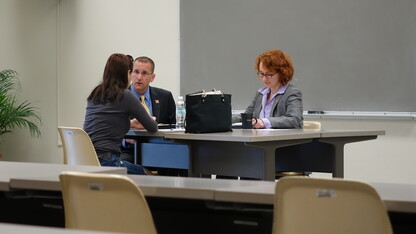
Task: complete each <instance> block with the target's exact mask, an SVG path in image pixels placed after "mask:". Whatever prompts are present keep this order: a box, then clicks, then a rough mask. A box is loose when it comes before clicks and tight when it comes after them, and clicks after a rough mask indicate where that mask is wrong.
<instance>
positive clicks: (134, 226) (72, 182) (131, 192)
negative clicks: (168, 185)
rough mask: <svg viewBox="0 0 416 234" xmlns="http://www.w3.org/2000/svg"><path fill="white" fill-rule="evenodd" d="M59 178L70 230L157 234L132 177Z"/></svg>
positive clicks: (66, 174)
mask: <svg viewBox="0 0 416 234" xmlns="http://www.w3.org/2000/svg"><path fill="white" fill-rule="evenodd" d="M59 179H60V182H61V187H62V197H63V201H64V211H65V226H66V228H73V229H83V230H95V231H109V232H122V233H150V234H151V233H157V232H156V227H155V225H154V222H153V218H152V214H151V213H150V209H149V207H148V205H147V202H146V199H145V198H144V196H143V194H142V192H141V191H140V189H139V187H138V186H137V185H136V184H135V183H134V182H133V181H132V180H131V179H129V178H128V177H126V176H122V175H116V174H95V173H82V172H63V173H61V174H60V176H59Z"/></svg>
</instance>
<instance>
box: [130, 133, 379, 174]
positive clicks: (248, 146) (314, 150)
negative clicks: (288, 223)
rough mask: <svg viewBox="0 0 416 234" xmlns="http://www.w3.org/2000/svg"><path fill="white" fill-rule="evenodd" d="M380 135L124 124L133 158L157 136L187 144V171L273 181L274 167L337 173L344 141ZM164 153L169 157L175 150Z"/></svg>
mask: <svg viewBox="0 0 416 234" xmlns="http://www.w3.org/2000/svg"><path fill="white" fill-rule="evenodd" d="M384 134H385V131H383V130H341V129H328V130H305V129H233V131H232V132H219V133H203V134H195V133H185V132H184V131H183V130H177V129H162V130H159V131H158V132H156V133H149V132H147V131H144V130H137V129H130V131H129V132H128V133H127V135H126V138H131V139H135V140H136V142H138V144H136V145H135V151H136V152H135V156H136V157H140V158H139V159H136V160H135V161H136V162H139V163H140V162H141V161H144V158H145V157H147V155H146V154H140V153H139V150H138V148H139V147H138V146H137V145H139V144H140V143H143V142H148V141H149V139H153V138H160V139H163V140H165V141H170V142H174V143H178V144H182V145H185V146H187V147H188V149H189V155H188V158H187V159H186V160H188V162H187V163H188V174H189V176H192V177H199V176H201V175H204V174H214V175H225V176H240V177H247V178H256V179H262V180H268V181H274V180H275V172H276V170H278V171H313V172H328V173H332V175H333V177H339V178H343V177H344V146H345V144H348V143H352V142H360V141H366V140H372V139H376V138H377V137H378V136H379V135H384ZM155 147H158V146H155ZM155 149H156V148H155ZM169 153H170V154H171V156H172V157H175V152H169ZM152 157H159V156H158V155H152ZM160 157H162V156H160ZM165 158H166V155H163V159H165ZM163 159H162V158H161V159H160V162H161V163H162V161H163ZM163 166H166V165H163Z"/></svg>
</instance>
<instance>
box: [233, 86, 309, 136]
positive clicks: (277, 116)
mask: <svg viewBox="0 0 416 234" xmlns="http://www.w3.org/2000/svg"><path fill="white" fill-rule="evenodd" d="M262 99H263V94H262V93H260V92H258V91H257V93H256V96H255V97H254V99H253V101H252V102H251V104H250V105H249V106H248V107H247V109H246V111H245V112H246V113H251V114H252V115H253V117H254V118H259V116H260V111H261V109H262V104H261V102H262ZM270 115H271V116H270V117H267V118H268V119H269V120H270V123H271V125H272V128H302V126H303V106H302V93H301V92H300V90H299V89H297V88H295V87H294V86H292V85H289V86H288V87H287V89H286V91H285V92H284V93H283V94H278V95H277V96H276V99H275V102H274V103H273V106H272V110H271V114H270ZM239 121H241V116H236V117H235V118H234V120H233V122H239Z"/></svg>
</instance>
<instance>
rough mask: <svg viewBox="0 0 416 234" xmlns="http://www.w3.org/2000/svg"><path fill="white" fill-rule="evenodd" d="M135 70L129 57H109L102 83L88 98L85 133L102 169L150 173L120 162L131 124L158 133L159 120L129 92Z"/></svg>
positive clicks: (120, 55) (141, 168) (139, 167)
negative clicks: (125, 138)
mask: <svg viewBox="0 0 416 234" xmlns="http://www.w3.org/2000/svg"><path fill="white" fill-rule="evenodd" d="M131 70H132V60H131V58H129V57H128V56H126V55H124V54H112V55H111V56H110V57H109V58H108V60H107V64H106V65H105V68H104V74H103V80H102V82H101V84H99V85H98V86H97V87H95V88H94V89H93V91H92V92H91V94H90V95H89V96H88V98H87V101H88V102H87V109H86V114H85V121H84V130H85V131H86V132H87V133H88V135H89V136H90V138H91V140H92V143H93V144H94V148H95V151H96V152H97V155H98V158H99V161H100V163H101V165H102V166H115V167H126V168H127V173H129V174H146V172H145V170H144V168H143V167H142V166H140V165H135V164H132V163H129V162H127V161H122V160H120V153H121V151H120V144H121V141H122V139H123V138H124V136H125V135H126V133H127V132H128V131H129V129H130V126H131V125H137V124H141V125H142V126H143V127H144V128H145V129H146V130H147V131H149V132H156V131H157V123H156V121H155V120H154V119H152V118H151V117H150V116H149V114H148V113H147V112H146V110H145V109H144V107H143V106H142V105H141V103H140V101H139V100H138V99H137V97H136V96H134V94H133V93H131V92H130V91H129V90H128V89H127V87H128V85H129V84H130V79H129V77H130V75H129V74H130V73H131ZM132 118H134V119H133V120H132V122H130V119H132Z"/></svg>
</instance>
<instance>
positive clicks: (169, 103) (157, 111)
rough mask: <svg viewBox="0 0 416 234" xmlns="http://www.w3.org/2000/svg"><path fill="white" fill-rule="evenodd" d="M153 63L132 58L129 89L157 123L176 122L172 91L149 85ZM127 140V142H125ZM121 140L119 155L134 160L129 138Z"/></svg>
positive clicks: (177, 172)
mask: <svg viewBox="0 0 416 234" xmlns="http://www.w3.org/2000/svg"><path fill="white" fill-rule="evenodd" d="M154 70H155V63H154V62H153V60H152V59H151V58H149V57H144V56H143V57H138V58H136V59H135V60H134V63H133V71H132V73H131V76H132V77H131V85H130V87H129V89H130V90H131V92H132V93H133V94H135V95H136V96H137V98H139V100H141V102H142V104H143V106H144V107H145V109H146V110H147V111H148V112H149V115H151V116H154V117H155V118H156V122H158V123H159V124H172V125H174V124H175V123H176V105H175V100H174V99H173V96H172V93H171V92H170V91H168V90H165V89H161V88H156V87H151V86H150V83H151V82H153V81H154V79H155V77H156V74H154ZM126 142H127V144H126ZM126 142H123V146H122V153H121V155H120V157H121V158H122V160H126V161H129V162H133V161H134V156H133V153H134V150H133V147H132V146H131V145H129V144H128V143H132V141H131V140H126ZM154 169H155V170H157V171H158V173H159V174H163V175H184V174H187V173H186V170H175V169H157V168H154Z"/></svg>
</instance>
